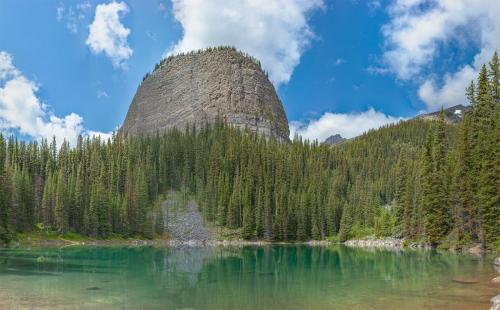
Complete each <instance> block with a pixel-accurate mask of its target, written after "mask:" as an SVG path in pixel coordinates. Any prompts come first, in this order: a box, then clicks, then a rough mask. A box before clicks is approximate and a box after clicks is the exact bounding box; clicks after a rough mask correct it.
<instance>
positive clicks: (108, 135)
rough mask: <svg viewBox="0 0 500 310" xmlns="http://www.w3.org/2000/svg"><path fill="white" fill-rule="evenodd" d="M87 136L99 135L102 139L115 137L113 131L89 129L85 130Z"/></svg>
mask: <svg viewBox="0 0 500 310" xmlns="http://www.w3.org/2000/svg"><path fill="white" fill-rule="evenodd" d="M85 135H86V136H89V137H91V138H92V137H99V138H101V141H107V140H108V139H111V138H112V137H113V132H112V131H110V132H101V131H93V130H87V131H86V132H85Z"/></svg>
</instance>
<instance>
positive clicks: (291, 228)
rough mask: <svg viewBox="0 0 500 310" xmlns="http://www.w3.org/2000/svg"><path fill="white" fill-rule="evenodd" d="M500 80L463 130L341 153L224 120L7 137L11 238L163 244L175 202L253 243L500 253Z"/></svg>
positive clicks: (393, 130) (487, 74)
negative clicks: (139, 132)
mask: <svg viewBox="0 0 500 310" xmlns="http://www.w3.org/2000/svg"><path fill="white" fill-rule="evenodd" d="M499 83H500V69H499V61H498V56H497V54H496V53H495V55H494V57H493V59H492V60H491V62H490V63H489V66H488V67H487V66H483V68H482V70H481V72H480V75H479V77H478V79H477V81H475V82H471V84H470V86H469V87H468V89H467V90H466V91H467V97H468V100H469V102H470V105H471V109H470V111H469V112H468V113H465V114H464V115H463V120H462V122H460V124H458V125H457V124H449V123H447V122H446V120H445V118H444V115H443V113H441V116H440V118H439V119H438V120H435V121H428V120H423V119H413V120H409V121H404V122H400V123H398V124H393V125H389V126H385V127H383V128H380V129H378V130H372V131H369V132H367V133H365V134H363V135H362V136H359V137H357V138H355V139H353V140H350V141H348V142H345V143H342V144H340V145H336V146H334V147H328V146H327V145H324V144H321V143H318V142H317V141H307V140H305V141H304V140H302V139H301V138H300V137H296V138H295V139H294V140H293V141H292V142H290V143H279V142H277V141H274V140H272V139H265V138H263V137H260V136H258V135H257V134H255V133H251V132H249V131H241V130H238V129H235V128H231V126H228V125H227V124H224V123H223V122H221V121H220V122H216V123H215V124H212V125H207V126H205V127H203V128H194V127H188V128H186V129H185V130H183V131H179V130H175V129H173V130H169V131H167V132H165V133H161V134H160V133H158V134H156V135H154V136H148V137H132V138H127V139H123V138H121V137H120V135H119V134H118V135H115V136H114V137H113V138H112V139H110V140H108V141H102V140H100V139H99V138H88V137H87V138H83V137H79V139H78V143H77V145H76V146H74V147H71V146H70V145H69V144H68V143H67V142H62V143H61V144H59V145H58V143H57V141H55V140H52V141H50V142H49V141H46V140H41V141H29V142H26V141H22V140H18V139H16V138H15V137H13V136H11V137H4V136H0V167H1V171H0V172H1V173H0V240H2V241H3V242H5V243H8V242H9V241H10V240H12V239H15V238H16V235H17V234H20V233H25V232H30V231H33V230H42V229H43V230H50V231H54V232H56V233H58V234H61V235H62V234H65V233H69V232H71V233H76V234H80V235H82V236H87V237H91V238H109V237H112V236H122V237H138V238H154V237H155V236H157V235H161V234H163V233H164V232H163V231H162V225H153V224H154V223H153V222H155V221H157V220H158V219H159V218H161V217H160V216H157V215H158V214H160V213H161V212H162V210H161V208H160V203H161V201H162V199H164V196H165V195H166V194H167V193H169V192H171V191H178V192H181V193H183V194H184V195H186V196H189V197H192V198H193V199H196V200H197V201H198V203H199V204H200V208H201V212H202V214H203V216H204V217H205V219H206V220H207V221H208V222H211V223H213V224H214V225H216V226H220V227H227V228H229V229H240V230H241V232H242V233H241V234H242V237H243V238H244V239H249V240H252V239H263V240H269V241H303V240H323V239H329V240H334V241H345V240H347V239H350V238H358V237H363V236H368V235H376V236H379V237H387V236H395V237H403V238H405V239H406V240H408V241H411V242H417V243H421V244H428V245H432V246H437V247H441V248H461V247H464V246H466V245H468V244H471V243H481V244H482V245H483V246H485V247H486V248H489V249H496V250H498V249H500V202H499V196H500V180H499V176H500V171H499V169H500V163H499V158H500V156H499V155H498V150H500V145H499V143H500V142H499V140H500V131H499V130H500V86H499Z"/></svg>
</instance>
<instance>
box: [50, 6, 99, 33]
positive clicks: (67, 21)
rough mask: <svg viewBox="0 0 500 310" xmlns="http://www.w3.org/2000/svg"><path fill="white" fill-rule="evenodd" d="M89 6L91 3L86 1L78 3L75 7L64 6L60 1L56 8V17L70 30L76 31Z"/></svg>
mask: <svg viewBox="0 0 500 310" xmlns="http://www.w3.org/2000/svg"><path fill="white" fill-rule="evenodd" d="M91 7H92V5H91V4H90V2H88V1H85V2H81V3H78V4H77V5H76V7H72V6H69V7H65V6H64V4H62V3H61V4H60V5H59V6H58V7H57V8H56V19H57V21H58V22H63V23H64V26H65V27H66V29H68V30H69V31H70V32H72V33H77V32H78V28H79V27H80V26H81V22H82V21H83V20H84V19H85V17H86V16H87V13H88V11H89V10H90V8H91Z"/></svg>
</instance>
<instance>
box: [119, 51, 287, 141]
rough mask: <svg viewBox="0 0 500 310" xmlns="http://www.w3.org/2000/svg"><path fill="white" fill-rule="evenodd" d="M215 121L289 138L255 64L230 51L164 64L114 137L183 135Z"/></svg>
mask: <svg viewBox="0 0 500 310" xmlns="http://www.w3.org/2000/svg"><path fill="white" fill-rule="evenodd" d="M217 118H220V119H222V120H224V121H227V122H228V123H229V124H231V125H233V126H235V127H239V128H248V129H250V130H252V131H256V132H259V133H261V134H263V135H265V136H267V137H275V138H278V139H279V140H288V137H289V129H288V120H287V117H286V114H285V111H284V109H283V106H282V104H281V101H280V99H279V98H278V96H277V94H276V91H275V89H274V87H273V85H272V84H271V82H270V81H269V79H268V78H267V76H266V74H265V73H264V72H263V71H262V69H261V67H260V64H259V63H258V61H256V60H255V59H252V58H251V57H248V56H246V55H244V54H242V53H240V52H238V51H236V50H235V49H233V48H214V49H209V50H205V51H199V52H192V53H188V54H185V55H178V56H174V57H169V58H167V59H164V60H163V61H162V62H161V63H160V64H159V65H157V67H156V68H155V70H154V71H153V73H151V74H150V75H147V76H146V77H145V79H144V80H143V82H142V84H141V85H140V86H139V88H138V89H137V92H136V94H135V96H134V98H133V100H132V104H131V105H130V108H129V111H128V113H127V116H126V118H125V122H124V124H123V127H122V128H121V130H120V133H121V135H123V136H124V137H127V136H131V135H143V134H153V133H156V132H157V131H159V132H160V133H161V132H162V131H164V130H165V129H168V128H172V127H176V128H178V129H181V130H184V129H185V128H186V125H187V124H190V125H193V124H195V125H196V126H197V127H200V126H203V125H205V124H206V123H210V122H214V121H215V120H216V119H217Z"/></svg>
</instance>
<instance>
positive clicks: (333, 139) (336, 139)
mask: <svg viewBox="0 0 500 310" xmlns="http://www.w3.org/2000/svg"><path fill="white" fill-rule="evenodd" d="M344 141H347V139H346V138H344V137H342V136H341V135H339V134H335V135H332V136H329V137H328V138H326V140H325V142H323V143H324V144H326V145H329V146H334V145H335V144H339V143H342V142H344Z"/></svg>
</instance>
